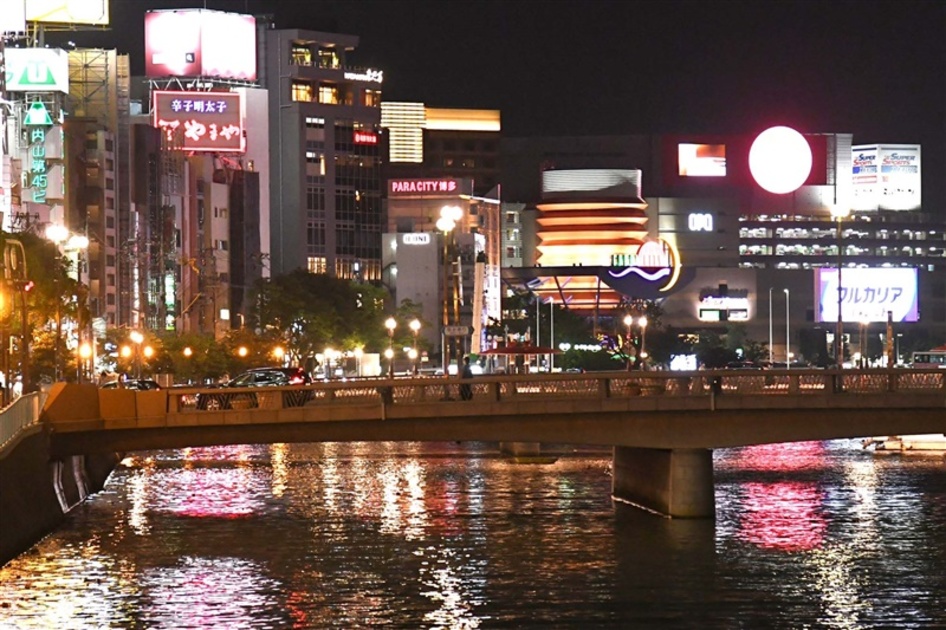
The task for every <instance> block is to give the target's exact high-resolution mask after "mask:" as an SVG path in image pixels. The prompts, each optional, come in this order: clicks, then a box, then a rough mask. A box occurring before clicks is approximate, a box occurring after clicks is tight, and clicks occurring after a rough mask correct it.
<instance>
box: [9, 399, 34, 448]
mask: <svg viewBox="0 0 946 630" xmlns="http://www.w3.org/2000/svg"><path fill="white" fill-rule="evenodd" d="M41 397H42V395H41V394H40V393H33V394H26V395H25V396H20V397H19V398H17V399H16V400H14V401H13V402H12V403H11V404H10V405H8V406H7V407H6V408H4V409H3V410H2V411H0V451H3V449H4V448H6V446H7V444H10V443H12V442H13V440H15V439H16V437H17V436H18V435H19V434H20V433H21V432H22V431H25V430H26V429H28V428H29V427H31V426H33V425H35V424H37V423H38V422H39V412H40V408H41V407H42V404H41Z"/></svg>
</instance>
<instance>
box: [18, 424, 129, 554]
mask: <svg viewBox="0 0 946 630" xmlns="http://www.w3.org/2000/svg"><path fill="white" fill-rule="evenodd" d="M118 461H119V456H118V455H116V454H104V455H74V456H70V457H66V458H64V459H62V460H53V459H51V457H50V449H49V435H48V433H47V432H46V430H45V429H44V427H43V426H42V425H34V426H32V427H30V428H29V429H26V430H24V431H22V432H21V433H20V434H19V435H18V436H17V437H16V439H14V440H13V441H12V442H11V443H10V444H7V445H5V446H4V448H3V449H2V451H0V565H3V564H6V563H7V562H9V561H10V560H12V559H13V558H15V557H16V556H18V555H19V554H21V553H23V552H24V551H26V550H27V549H29V548H30V547H32V546H33V545H35V544H36V543H37V542H39V541H40V540H42V539H43V537H44V536H46V535H47V534H49V533H50V532H52V531H53V530H54V529H56V528H57V527H58V526H59V525H60V524H62V522H63V521H64V520H65V519H66V516H67V515H68V513H69V511H70V510H72V509H73V508H74V507H76V506H77V505H79V504H81V503H82V501H84V500H85V499H86V498H87V497H88V496H89V495H90V494H94V493H96V492H98V491H100V490H101V489H102V488H103V487H104V486H105V481H106V480H107V479H108V476H109V475H110V474H111V472H112V470H113V469H114V468H115V466H116V464H117V463H118Z"/></svg>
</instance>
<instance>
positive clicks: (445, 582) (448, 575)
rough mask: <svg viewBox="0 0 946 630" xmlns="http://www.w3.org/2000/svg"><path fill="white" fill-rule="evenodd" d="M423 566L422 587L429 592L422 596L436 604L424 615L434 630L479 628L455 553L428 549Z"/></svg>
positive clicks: (446, 550)
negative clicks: (438, 629) (437, 629)
mask: <svg viewBox="0 0 946 630" xmlns="http://www.w3.org/2000/svg"><path fill="white" fill-rule="evenodd" d="M420 553H423V555H424V557H425V561H424V563H423V564H422V565H421V574H420V580H421V583H422V584H423V585H424V586H426V587H429V588H430V590H427V591H422V592H421V595H423V596H424V597H428V598H430V599H431V601H433V602H434V603H435V604H436V605H437V608H436V609H435V610H432V611H429V612H427V613H426V614H425V615H424V621H427V622H429V623H431V624H433V625H431V626H430V627H431V628H479V627H480V623H481V620H480V619H478V618H477V617H476V616H475V615H474V614H473V604H472V603H471V601H469V600H470V597H469V593H468V592H467V590H468V588H467V586H466V585H465V584H466V582H467V581H466V580H464V579H463V577H462V576H461V575H460V574H459V573H460V572H459V571H458V569H457V566H456V565H459V562H458V561H457V558H456V552H454V550H452V549H446V548H441V549H426V550H424V551H423V552H420Z"/></svg>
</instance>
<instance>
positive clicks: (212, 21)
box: [145, 9, 256, 81]
mask: <svg viewBox="0 0 946 630" xmlns="http://www.w3.org/2000/svg"><path fill="white" fill-rule="evenodd" d="M145 75H147V76H149V77H172V76H173V77H198V76H204V77H219V78H222V79H238V80H245V81H255V80H256V19H255V18H254V17H253V16H251V15H241V14H239V13H226V12H223V11H208V10H206V9H179V10H167V11H149V12H148V13H146V14H145Z"/></svg>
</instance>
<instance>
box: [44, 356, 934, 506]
mask: <svg viewBox="0 0 946 630" xmlns="http://www.w3.org/2000/svg"><path fill="white" fill-rule="evenodd" d="M464 384H469V385H470V386H471V391H472V398H471V399H470V400H463V399H462V397H461V387H462V386H463V385H464ZM42 422H43V424H44V426H45V427H46V430H47V431H48V435H49V440H50V452H51V456H52V457H53V458H54V459H57V460H61V459H63V458H67V457H70V456H83V455H90V454H101V453H121V452H126V451H138V450H152V449H165V448H181V447H186V446H210V445H218V444H239V443H274V442H287V443H289V442H337V441H450V440H460V441H468V440H472V441H496V442H499V443H500V445H501V448H503V450H505V451H507V452H509V453H511V454H513V455H515V456H520V457H528V456H537V455H539V454H540V446H539V445H540V444H541V443H543V442H544V443H559V444H561V443H565V444H590V445H604V446H610V447H614V455H613V458H614V466H613V479H614V480H613V495H614V497H615V498H616V499H618V500H624V501H627V502H630V503H634V504H636V505H640V506H643V507H646V508H648V509H652V510H655V511H657V512H660V513H663V514H667V515H670V516H677V517H696V518H701V517H702V518H707V517H709V518H711V517H712V516H713V514H714V511H715V505H714V500H713V496H714V492H713V466H712V449H715V448H723V447H734V446H746V445H751V444H764V443H781V442H793V441H808V440H827V439H836V438H856V437H865V436H874V435H900V434H917V433H940V432H946V370H938V371H937V370H903V369H897V370H844V371H843V372H836V371H832V370H765V371H761V370H720V371H699V372H688V373H680V372H596V373H587V374H533V375H520V376H484V377H477V378H475V379H473V380H469V381H461V380H459V379H456V378H451V379H444V378H442V377H441V378H397V379H381V380H376V379H371V380H354V381H348V382H338V381H334V382H324V383H317V384H313V385H311V386H305V387H286V388H245V389H233V388H226V387H224V388H214V389H192V388H190V389H189V388H171V389H167V390H160V391H143V392H137V391H130V390H120V389H117V390H116V389H111V390H105V389H98V388H96V387H94V386H91V385H65V384H57V385H56V386H54V387H53V389H52V390H51V391H50V395H49V398H48V400H47V401H46V404H45V405H44V408H43V411H42Z"/></svg>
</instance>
